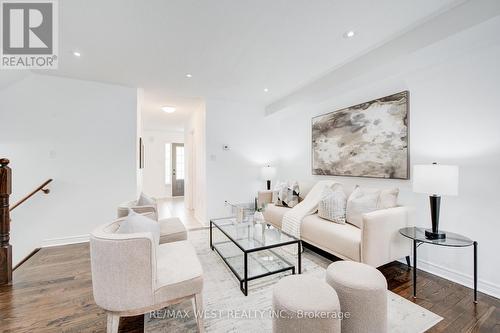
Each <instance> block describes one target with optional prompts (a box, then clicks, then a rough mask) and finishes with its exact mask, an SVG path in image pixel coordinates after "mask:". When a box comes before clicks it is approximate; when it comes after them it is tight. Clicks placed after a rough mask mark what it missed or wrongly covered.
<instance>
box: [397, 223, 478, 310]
mask: <svg viewBox="0 0 500 333" xmlns="http://www.w3.org/2000/svg"><path fill="white" fill-rule="evenodd" d="M425 231H426V230H425V229H424V228H418V227H407V228H401V229H399V233H400V234H401V235H403V236H405V237H407V238H409V239H411V240H413V298H416V297H417V248H418V247H419V246H420V245H422V244H423V243H427V244H432V245H439V246H447V247H467V246H473V247H474V303H477V242H476V241H473V240H471V239H470V238H467V237H465V236H462V235H459V234H455V233H451V232H447V236H446V238H438V239H429V238H427V235H426V234H425Z"/></svg>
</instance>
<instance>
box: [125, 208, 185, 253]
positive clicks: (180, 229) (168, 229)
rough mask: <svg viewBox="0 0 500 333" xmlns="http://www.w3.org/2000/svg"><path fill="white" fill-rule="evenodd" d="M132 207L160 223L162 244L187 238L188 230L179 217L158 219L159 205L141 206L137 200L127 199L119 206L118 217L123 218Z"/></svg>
mask: <svg viewBox="0 0 500 333" xmlns="http://www.w3.org/2000/svg"><path fill="white" fill-rule="evenodd" d="M129 209H132V210H133V211H134V212H136V213H138V214H144V215H149V216H152V218H153V219H154V220H156V221H158V223H160V244H164V243H170V242H177V241H182V240H186V239H187V230H186V227H185V226H184V224H183V223H182V221H181V220H180V219H179V218H177V217H170V218H166V219H161V220H160V219H158V217H159V215H158V205H157V204H156V202H155V204H154V205H143V206H139V205H138V204H137V200H132V201H127V202H124V203H122V204H120V205H118V208H117V217H118V218H122V217H125V216H127V215H128V210H129Z"/></svg>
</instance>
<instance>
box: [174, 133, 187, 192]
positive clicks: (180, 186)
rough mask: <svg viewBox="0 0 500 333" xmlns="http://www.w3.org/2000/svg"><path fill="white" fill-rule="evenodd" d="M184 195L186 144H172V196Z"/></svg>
mask: <svg viewBox="0 0 500 333" xmlns="http://www.w3.org/2000/svg"><path fill="white" fill-rule="evenodd" d="M183 195H184V144H183V143H172V196H173V197H180V196H183Z"/></svg>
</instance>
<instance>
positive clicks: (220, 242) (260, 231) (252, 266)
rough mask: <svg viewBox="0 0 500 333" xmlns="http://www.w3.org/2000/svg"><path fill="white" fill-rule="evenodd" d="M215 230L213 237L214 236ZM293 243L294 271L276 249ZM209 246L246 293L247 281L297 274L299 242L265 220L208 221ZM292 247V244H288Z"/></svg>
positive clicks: (299, 269)
mask: <svg viewBox="0 0 500 333" xmlns="http://www.w3.org/2000/svg"><path fill="white" fill-rule="evenodd" d="M215 233H217V236H219V237H217V239H216V235H215ZM285 246H290V247H291V246H297V270H296V269H295V265H294V264H293V263H291V262H290V261H289V260H287V259H285V258H284V256H283V253H281V254H280V253H278V252H279V251H278V248H283V247H285ZM210 248H211V249H212V250H213V251H215V252H217V253H218V254H219V255H220V257H221V258H222V260H224V262H225V263H226V264H227V266H228V267H229V269H230V270H231V271H232V272H233V274H234V275H235V276H236V278H237V279H238V280H239V282H240V290H241V291H242V292H243V294H245V296H247V295H248V281H251V280H255V279H258V278H262V277H265V276H269V275H272V274H277V273H282V272H286V271H291V273H292V274H295V272H296V271H297V273H298V274H300V273H301V264H302V263H301V260H302V259H301V254H300V252H301V241H300V239H298V238H295V237H293V236H291V235H288V234H286V233H284V232H282V231H281V230H279V229H277V228H274V227H273V226H271V225H268V224H265V223H257V222H254V221H253V220H249V221H245V222H237V219H236V218H233V217H230V218H221V219H212V220H210ZM292 249H293V247H292Z"/></svg>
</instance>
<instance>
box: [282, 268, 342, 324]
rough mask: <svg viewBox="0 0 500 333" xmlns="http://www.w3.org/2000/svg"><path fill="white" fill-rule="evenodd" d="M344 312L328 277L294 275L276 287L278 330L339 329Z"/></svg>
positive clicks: (284, 279)
mask: <svg viewBox="0 0 500 333" xmlns="http://www.w3.org/2000/svg"><path fill="white" fill-rule="evenodd" d="M340 315H341V313H340V305H339V299H338V297H337V293H336V292H335V290H333V289H332V288H331V287H330V286H329V285H328V284H327V283H325V282H324V281H321V280H319V279H315V278H312V277H309V276H305V275H290V276H287V277H284V278H282V279H281V280H280V281H279V282H278V283H277V284H276V285H275V287H274V290H273V332H275V333H290V332H303V333H313V332H314V333H316V332H317V333H323V332H324V333H338V332H340Z"/></svg>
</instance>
